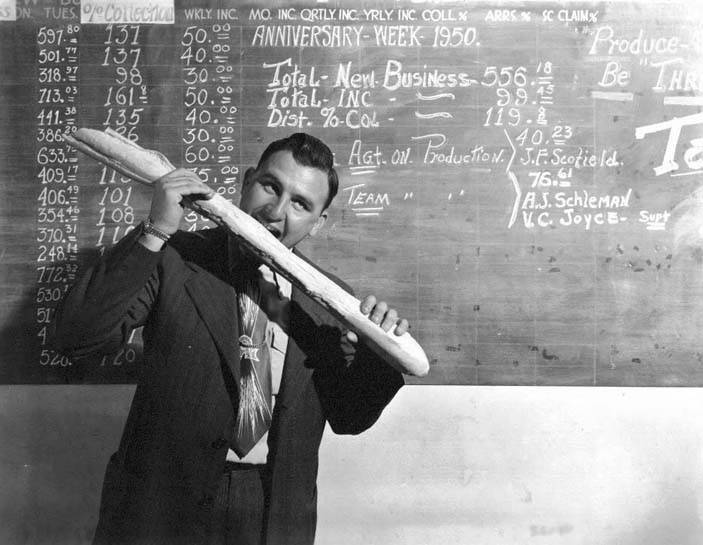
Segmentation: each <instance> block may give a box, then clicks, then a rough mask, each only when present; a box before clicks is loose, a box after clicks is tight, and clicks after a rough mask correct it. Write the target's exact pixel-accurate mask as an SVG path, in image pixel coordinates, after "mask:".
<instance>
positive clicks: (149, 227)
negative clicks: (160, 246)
mask: <svg viewBox="0 0 703 545" xmlns="http://www.w3.org/2000/svg"><path fill="white" fill-rule="evenodd" d="M142 231H143V232H144V233H146V234H148V235H154V236H155V237H156V238H160V239H161V240H163V241H164V242H168V239H169V238H171V235H169V234H168V233H164V232H163V231H162V230H161V229H157V228H156V227H154V224H153V223H152V222H151V218H147V219H145V220H144V221H143V222H142Z"/></svg>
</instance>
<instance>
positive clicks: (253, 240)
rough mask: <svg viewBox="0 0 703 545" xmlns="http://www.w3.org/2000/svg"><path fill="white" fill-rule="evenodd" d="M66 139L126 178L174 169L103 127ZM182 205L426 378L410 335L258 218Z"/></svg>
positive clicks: (218, 203)
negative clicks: (377, 320) (382, 322)
mask: <svg viewBox="0 0 703 545" xmlns="http://www.w3.org/2000/svg"><path fill="white" fill-rule="evenodd" d="M65 140H66V142H67V143H68V144H69V145H71V146H73V147H74V148H76V149H78V150H80V151H82V152H85V153H86V154H88V155H90V156H91V157H93V158H94V159H97V160H98V161H101V162H102V163H104V164H106V165H108V166H110V167H112V168H114V169H115V170H117V171H118V172H121V173H122V174H124V175H125V176H129V177H130V178H133V179H134V180H136V181H138V182H141V183H144V184H147V185H151V184H152V183H153V182H154V181H155V180H156V179H158V178H160V177H161V176H163V175H164V174H167V173H168V172H170V171H172V170H173V169H174V166H173V165H172V164H171V163H170V162H169V161H168V159H166V158H165V157H164V156H163V155H161V154H160V153H158V152H155V151H152V150H146V149H144V148H142V147H140V146H139V145H137V144H135V143H134V142H131V141H130V140H128V139H126V138H124V137H122V136H121V135H119V134H117V133H116V132H115V131H112V130H110V129H107V130H106V131H105V132H101V131H97V130H92V129H85V128H82V129H78V130H77V131H76V132H75V133H74V135H73V136H66V137H65ZM184 205H185V206H188V207H189V208H191V209H193V210H195V211H197V212H198V213H200V214H202V215H203V216H205V217H207V218H208V219H211V220H212V221H214V222H215V223H217V224H218V225H221V226H224V227H225V228H227V229H228V230H229V231H230V232H231V233H232V234H234V235H235V236H237V237H238V238H239V239H240V240H241V242H242V243H243V244H244V246H246V247H247V248H248V249H249V250H250V251H252V252H254V253H255V254H256V255H257V256H258V257H259V258H261V260H262V261H263V262H264V263H266V264H268V265H269V266H271V267H272V268H274V269H275V270H276V271H278V272H279V273H280V274H282V275H283V276H285V277H286V278H287V279H288V280H290V281H291V282H292V283H294V284H295V285H296V286H298V287H299V288H301V289H302V290H303V291H304V292H305V293H306V294H307V295H308V296H310V297H311V298H312V299H313V300H315V301H317V302H318V303H319V304H320V305H322V306H323V307H324V308H326V309H327V310H328V311H330V312H331V313H332V314H334V315H335V316H336V317H337V318H338V319H339V320H340V321H341V322H342V323H344V324H345V325H346V326H347V327H348V328H349V329H351V330H352V331H354V332H356V333H357V335H358V336H359V338H360V339H362V340H363V342H364V343H366V345H367V346H369V347H370V348H371V349H372V350H373V351H374V352H376V353H377V354H378V355H379V356H381V357H382V358H383V359H384V360H385V361H386V362H387V363H388V364H389V365H391V366H392V367H394V368H395V369H397V370H398V371H400V372H402V373H405V374H408V375H415V376H425V375H426V374H427V373H428V371H429V362H428V360H427V356H426V355H425V352H424V351H423V350H422V347H421V346H420V345H419V344H418V343H417V341H415V339H413V337H412V336H411V335H410V334H409V333H407V332H406V333H404V334H403V335H396V334H395V333H394V331H393V329H391V331H388V332H386V331H384V330H383V329H382V328H381V327H380V326H378V325H376V324H374V323H373V322H372V321H371V320H369V318H368V316H365V315H364V314H362V313H361V311H360V310H359V306H360V301H359V300H358V299H357V298H356V297H354V296H353V295H351V294H349V293H347V292H346V291H345V290H344V289H343V288H341V287H340V286H338V285H337V284H335V283H334V282H332V281H331V280H330V279H329V278H327V277H326V276H325V275H324V274H322V273H321V272H319V271H318V270H317V269H315V268H314V267H312V266H311V265H310V264H308V263H307V262H305V261H303V260H302V259H300V258H299V257H297V256H296V255H295V254H293V252H289V251H288V249H287V248H286V247H285V246H284V245H283V244H281V243H280V242H279V241H278V240H277V239H276V238H275V237H274V236H272V235H271V234H270V233H269V232H268V231H267V230H266V228H265V227H263V226H262V225H261V224H260V223H259V222H258V221H256V220H255V219H254V218H252V217H251V216H249V215H248V214H246V213H244V212H242V211H241V210H240V209H239V208H238V207H237V206H235V205H234V204H232V203H231V202H229V201H228V200H226V199H225V198H224V197H222V196H221V195H217V194H216V195H214V196H213V197H212V198H210V199H207V200H204V199H203V200H193V201H188V202H184Z"/></svg>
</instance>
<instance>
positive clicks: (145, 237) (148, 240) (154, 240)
mask: <svg viewBox="0 0 703 545" xmlns="http://www.w3.org/2000/svg"><path fill="white" fill-rule="evenodd" d="M169 238H171V235H169V234H168V233H165V232H163V231H162V230H161V229H159V228H157V227H154V224H153V223H152V221H151V218H147V219H145V220H144V221H143V222H142V236H141V237H139V243H140V244H141V245H142V246H144V247H145V248H147V249H149V250H152V251H154V252H158V251H160V250H161V249H162V248H163V247H164V245H165V244H166V243H167V242H168V239H169Z"/></svg>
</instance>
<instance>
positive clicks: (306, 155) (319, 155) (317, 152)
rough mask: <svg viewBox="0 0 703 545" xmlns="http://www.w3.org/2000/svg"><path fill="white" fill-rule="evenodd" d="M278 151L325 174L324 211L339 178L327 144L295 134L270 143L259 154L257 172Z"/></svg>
mask: <svg viewBox="0 0 703 545" xmlns="http://www.w3.org/2000/svg"><path fill="white" fill-rule="evenodd" d="M278 151H290V152H291V154H292V155H293V159H295V160H296V162H297V163H298V164H300V165H303V166H306V167H313V168H317V169H319V170H321V171H323V172H325V173H326V174H327V186H328V190H329V191H328V195H327V200H326V201H325V206H324V208H323V210H324V209H326V208H327V207H328V206H329V205H330V204H331V203H332V199H334V197H335V195H336V194H337V190H338V189H339V178H338V177H337V171H336V170H335V169H334V156H333V155H332V151H331V150H330V148H328V147H327V144H325V143H324V142H323V141H322V140H320V139H319V138H315V137H314V136H312V135H310V134H306V133H304V132H296V133H295V134H291V135H290V136H287V137H286V138H281V139H280V140H275V141H274V142H271V143H270V144H269V145H268V147H267V148H266V149H265V150H264V153H262V154H261V158H260V159H259V164H258V165H256V168H257V170H258V169H259V168H260V167H261V165H263V164H264V163H265V162H266V160H267V159H268V158H269V157H270V156H271V155H273V154H274V153H276V152H278Z"/></svg>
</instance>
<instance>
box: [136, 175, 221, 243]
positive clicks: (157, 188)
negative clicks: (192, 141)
mask: <svg viewBox="0 0 703 545" xmlns="http://www.w3.org/2000/svg"><path fill="white" fill-rule="evenodd" d="M214 194H215V192H214V191H213V190H212V189H210V188H209V187H208V186H207V185H205V184H204V183H203V182H202V181H201V180H200V177H199V176H198V175H197V174H195V172H192V171H190V170H186V169H184V168H177V169H176V170H174V171H172V172H169V173H168V174H166V175H165V176H162V177H161V178H159V179H158V180H156V182H154V195H153V197H152V198H151V212H149V217H150V218H151V222H152V224H153V225H154V227H156V228H157V229H158V230H160V231H163V232H164V233H166V234H168V235H172V234H173V233H175V232H176V231H177V230H178V226H179V225H180V223H181V218H183V206H182V205H181V201H182V200H183V197H185V196H197V198H199V199H209V198H211V197H212V196H213V195H214Z"/></svg>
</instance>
